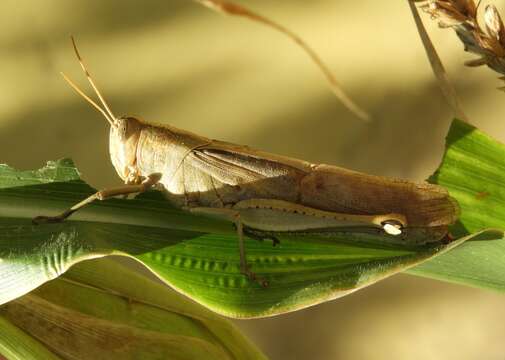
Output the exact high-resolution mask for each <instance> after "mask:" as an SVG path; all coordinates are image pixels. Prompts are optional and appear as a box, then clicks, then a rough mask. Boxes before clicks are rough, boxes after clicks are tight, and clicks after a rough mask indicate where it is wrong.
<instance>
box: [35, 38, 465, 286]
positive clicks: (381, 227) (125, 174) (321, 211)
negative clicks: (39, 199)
mask: <svg viewBox="0 0 505 360" xmlns="http://www.w3.org/2000/svg"><path fill="white" fill-rule="evenodd" d="M72 42H73V45H74V50H75V53H76V56H77V59H78V61H79V63H80V65H81V67H82V69H83V71H84V73H85V74H86V77H87V79H88V81H89V83H90V84H91V86H92V87H93V89H94V91H95V93H96V95H97V96H98V98H99V99H100V102H101V104H102V105H103V107H101V106H99V105H98V104H97V103H95V102H94V101H93V100H92V99H90V98H89V97H88V96H87V95H85V94H84V93H83V92H82V91H81V90H80V89H79V88H78V87H77V86H76V85H75V84H74V83H73V82H72V81H71V80H70V79H69V78H68V77H66V76H65V75H64V74H63V76H64V77H65V80H67V82H68V83H69V84H70V85H71V86H72V87H73V88H74V89H75V90H76V91H77V92H78V93H79V94H80V95H81V96H82V97H84V98H85V99H86V100H87V101H88V102H89V103H90V104H92V105H93V106H94V107H95V108H96V109H97V110H98V111H100V112H101V113H102V115H103V116H104V117H105V119H106V120H107V121H108V122H109V124H110V139H109V141H110V145H109V150H110V155H111V160H112V164H113V165H114V167H115V169H116V171H117V173H118V174H119V176H120V177H121V179H122V180H123V181H124V183H125V185H124V186H121V187H117V188H111V189H105V190H101V191H98V192H97V193H95V194H94V195H92V196H90V197H89V198H87V199H85V200H83V201H81V202H80V203H78V204H76V205H74V206H72V207H71V208H70V209H68V210H67V211H65V212H63V213H62V214H60V215H58V216H54V217H48V216H38V217H36V218H34V222H35V223H41V222H57V221H62V220H64V219H65V218H67V217H68V216H70V215H71V214H72V213H74V212H75V211H77V210H78V209H80V208H82V207H83V206H85V205H86V204H89V203H90V202H92V201H94V200H105V199H108V198H110V197H113V196H117V195H125V194H131V193H140V192H144V191H146V190H148V189H150V188H152V187H155V186H156V187H157V188H158V189H159V190H161V191H162V192H163V194H164V195H165V196H166V198H167V200H168V201H170V202H171V203H172V204H173V205H175V206H177V207H179V208H182V209H185V210H188V211H190V212H192V213H197V214H204V215H209V216H216V217H220V218H223V219H227V220H229V221H231V222H233V223H234V224H235V226H236V228H237V234H238V239H239V250H240V251H239V253H240V268H241V272H242V273H243V274H244V275H246V276H247V277H249V278H250V279H253V280H254V279H256V276H255V274H254V273H253V272H252V271H251V270H250V269H249V266H248V265H247V261H246V254H245V247H244V240H243V238H244V233H246V234H250V235H251V236H253V237H258V236H259V237H265V238H266V237H269V236H270V235H271V234H272V233H282V232H301V233H303V232H324V233H331V232H334V233H335V232H342V231H351V232H375V233H379V234H382V235H383V236H384V237H386V238H389V239H394V240H397V241H405V242H410V243H427V242H435V241H439V240H441V239H442V238H444V237H445V236H446V235H447V232H448V225H450V224H453V223H454V222H455V220H456V219H457V216H458V206H457V204H456V202H455V201H454V200H453V199H452V198H451V197H450V196H449V195H448V193H447V191H446V190H445V189H444V188H442V187H440V186H437V185H432V184H428V183H414V182H410V181H406V180H400V179H391V178H385V177H380V176H373V175H368V174H363V173H359V172H355V171H351V170H347V169H343V168H340V167H336V166H331V165H319V164H311V163H309V162H306V161H303V160H298V159H293V158H288V157H284V156H280V155H275V154H269V153H266V152H262V151H258V150H254V149H251V148H249V147H246V146H242V145H235V144H231V143H227V142H222V141H218V140H212V139H209V138H206V137H202V136H199V135H195V134H192V133H190V132H187V131H184V130H180V129H176V128H174V127H171V126H166V125H155V124H151V123H148V122H146V121H143V120H140V119H137V118H134V117H116V116H114V114H113V113H112V111H111V110H110V108H109V106H108V105H107V103H106V101H105V100H104V99H103V97H102V95H101V94H100V92H99V91H98V88H97V87H96V85H95V83H94V81H93V79H92V77H91V75H90V74H89V72H88V70H87V68H86V66H85V65H84V62H83V60H82V58H81V56H80V55H79V52H78V50H77V47H76V45H75V42H74V41H73V39H72ZM262 234H263V235H262ZM265 234H269V235H265ZM262 284H263V285H265V283H264V282H262Z"/></svg>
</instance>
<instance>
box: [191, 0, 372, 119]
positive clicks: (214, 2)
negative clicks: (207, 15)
mask: <svg viewBox="0 0 505 360" xmlns="http://www.w3.org/2000/svg"><path fill="white" fill-rule="evenodd" d="M194 1H195V2H197V3H199V4H202V5H204V6H206V7H208V8H210V9H213V10H216V11H218V12H221V13H224V14H228V15H232V16H241V17H245V18H247V19H250V20H252V21H256V22H259V23H262V24H264V25H266V26H269V27H271V28H273V29H275V30H277V31H279V32H281V33H283V34H284V35H286V36H288V37H289V38H290V39H291V40H293V41H294V42H295V43H296V44H298V45H299V46H300V47H301V48H302V49H303V50H304V51H305V53H307V55H308V56H309V57H310V58H311V60H312V61H313V62H314V63H315V64H316V66H317V67H318V68H319V69H320V70H321V71H322V73H323V74H324V76H325V77H326V79H327V80H328V83H329V85H330V88H331V90H332V91H333V93H334V94H335V96H336V97H337V98H338V99H339V100H340V101H341V102H342V103H343V104H344V106H345V107H346V108H347V109H349V110H350V111H351V112H352V113H354V114H355V115H356V116H358V117H359V118H360V119H362V120H364V121H368V120H370V116H369V115H368V113H367V112H365V111H364V110H363V109H361V108H360V107H359V106H358V105H356V104H355V103H354V102H353V101H352V100H351V98H350V97H349V96H348V95H347V94H346V93H345V92H344V91H343V90H342V87H341V86H340V85H339V84H338V82H337V79H336V78H335V76H334V75H333V73H332V72H331V70H330V69H329V68H328V66H327V65H326V64H325V63H324V62H323V61H322V60H321V58H320V57H319V56H318V55H317V53H316V52H315V51H314V50H313V49H312V48H311V47H310V46H309V45H308V44H307V43H306V42H305V41H303V39H302V38H300V37H299V36H298V35H297V34H295V33H294V32H292V31H291V30H289V29H287V28H286V27H284V26H282V25H280V24H278V23H276V22H274V21H272V20H270V19H268V18H266V17H264V16H261V15H259V14H257V13H254V12H252V11H251V10H248V9H246V8H244V7H242V6H239V5H236V4H234V3H231V2H227V1H222V0H194Z"/></svg>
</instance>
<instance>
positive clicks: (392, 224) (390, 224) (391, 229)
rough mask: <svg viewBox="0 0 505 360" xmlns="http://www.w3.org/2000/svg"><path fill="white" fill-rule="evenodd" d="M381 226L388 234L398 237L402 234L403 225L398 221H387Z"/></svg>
mask: <svg viewBox="0 0 505 360" xmlns="http://www.w3.org/2000/svg"><path fill="white" fill-rule="evenodd" d="M381 225H382V229H383V230H384V231H385V232H386V234H389V235H394V236H397V235H400V234H401V233H402V229H403V224H402V223H401V222H400V221H398V220H386V221H383V222H382V223H381Z"/></svg>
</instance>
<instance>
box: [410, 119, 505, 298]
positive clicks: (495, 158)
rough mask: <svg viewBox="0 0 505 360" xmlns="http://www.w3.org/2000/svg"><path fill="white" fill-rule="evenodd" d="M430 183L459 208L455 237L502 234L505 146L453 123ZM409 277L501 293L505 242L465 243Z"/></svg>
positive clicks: (504, 226)
mask: <svg viewBox="0 0 505 360" xmlns="http://www.w3.org/2000/svg"><path fill="white" fill-rule="evenodd" d="M430 180H431V181H432V182H434V183H437V184H440V185H442V186H444V187H446V188H447V189H448V190H449V192H450V194H451V195H452V196H453V197H455V198H456V199H457V200H458V202H459V204H460V206H461V216H460V221H459V222H458V223H457V224H456V225H455V226H454V227H453V229H452V232H453V233H454V235H455V236H462V235H465V234H469V233H473V232H476V231H480V230H482V229H487V228H496V229H501V230H503V229H505V146H504V145H503V144H501V143H500V142H498V141H496V140H494V139H493V138H492V137H490V136H489V135H486V134H485V133H483V132H482V131H479V130H478V129H476V128H475V127H473V126H471V125H469V124H467V123H464V122H462V121H459V120H454V121H453V123H452V126H451V129H450V130H449V134H448V135H447V144H446V152H445V155H444V159H443V162H442V164H441V165H440V168H439V169H438V170H437V171H436V173H435V174H434V175H433V176H432V178H431V179H430ZM409 273H410V274H415V275H420V276H425V277H430V278H435V279H440V280H447V281H451V282H455V283H460V284H467V285H472V286H477V287H482V288H491V289H496V290H500V291H505V240H504V239H502V237H501V236H496V237H495V238H494V239H493V238H490V239H484V240H482V239H481V241H469V242H467V243H465V244H463V245H462V246H460V247H459V248H457V249H455V250H454V251H451V252H449V253H447V254H444V255H442V256H439V257H437V258H435V259H433V260H431V261H429V262H426V263H424V264H422V265H421V266H418V267H416V268H413V269H411V270H409Z"/></svg>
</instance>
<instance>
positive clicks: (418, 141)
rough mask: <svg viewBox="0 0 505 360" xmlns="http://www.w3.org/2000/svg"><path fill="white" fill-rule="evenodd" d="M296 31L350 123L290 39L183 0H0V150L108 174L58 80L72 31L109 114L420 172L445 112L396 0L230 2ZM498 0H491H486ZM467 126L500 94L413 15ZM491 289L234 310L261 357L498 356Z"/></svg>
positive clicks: (483, 72) (456, 48)
mask: <svg viewBox="0 0 505 360" xmlns="http://www.w3.org/2000/svg"><path fill="white" fill-rule="evenodd" d="M239 3H240V4H243V5H246V6H249V7H250V8H252V9H254V10H256V11H257V12H259V13H261V14H264V15H267V16H269V17H270V18H272V19H275V20H277V21H278V22H280V23H282V24H284V25H286V26H287V27H289V28H291V29H293V30H296V32H297V33H298V34H300V35H301V36H302V37H303V38H304V39H306V40H307V41H308V42H309V43H310V44H311V45H312V46H313V47H314V48H315V49H316V50H317V51H318V52H319V54H320V55H321V56H322V57H323V59H324V60H325V61H326V62H327V63H328V64H329V66H330V67H331V68H332V69H333V70H334V72H335V74H336V76H337V78H338V79H339V81H340V82H341V83H342V84H343V86H344V88H345V89H346V91H347V92H348V93H349V94H350V95H351V96H352V98H353V99H355V101H356V102H357V103H359V104H360V105H361V106H363V107H364V108H365V109H367V110H368V111H369V112H370V113H371V114H372V116H373V121H372V122H370V123H363V122H362V121H360V120H358V119H357V118H355V117H354V116H353V115H352V114H350V113H349V112H348V111H347V110H346V109H345V108H344V107H343V106H342V105H341V104H340V103H339V102H338V101H337V100H336V99H335V98H334V97H333V96H332V94H331V92H330V91H328V88H327V86H326V83H325V81H324V79H323V77H322V75H321V74H320V73H319V72H318V70H317V69H316V68H315V67H314V66H313V64H312V63H310V61H309V60H308V59H307V57H306V55H305V54H304V53H302V52H301V50H300V49H299V48H297V47H296V46H295V45H293V43H291V42H290V41H288V40H287V39H286V38H285V37H284V36H282V35H280V34H278V33H276V32H274V31H272V30H271V29H269V28H265V27H263V26H261V25H258V24H256V23H252V22H249V21H247V20H243V19H237V18H230V17H223V16H220V15H217V14H216V13H213V12H211V11H209V10H207V9H205V8H203V7H201V6H199V5H196V4H194V3H192V2H191V1H182V0H178V1H176V0H172V1H161V0H157V1H143V2H139V1H133V0H128V1H124V0H123V1H106V2H105V1H99V0H88V1H80V2H76V1H74V2H70V1H63V0H43V1H29V2H19V1H14V0H3V1H2V3H1V5H0V24H1V31H0V74H1V82H0V154H1V157H0V162H5V163H9V164H10V165H12V166H15V167H18V168H23V169H29V168H38V167H40V166H42V165H43V164H44V163H45V161H46V160H50V159H58V158H61V157H72V158H73V159H74V160H75V162H76V163H77V165H78V167H79V169H80V170H81V171H82V173H83V177H84V178H85V179H86V180H87V181H89V182H90V183H91V184H92V185H94V186H95V187H103V186H105V185H113V184H119V183H120V182H119V178H118V177H117V176H116V174H115V172H114V169H113V167H112V165H111V164H110V162H109V159H108V147H107V139H108V129H107V126H106V125H107V124H106V122H105V121H104V119H103V118H101V116H100V115H99V114H98V113H97V112H96V111H95V110H93V109H92V108H91V107H90V106H89V105H88V104H87V103H85V102H84V101H83V100H82V99H81V98H79V97H78V96H76V95H75V93H74V92H73V91H72V90H71V89H70V88H69V87H68V86H67V85H66V84H65V83H64V81H63V80H62V78H61V76H60V75H59V72H60V71H64V72H65V73H66V74H67V75H70V76H71V77H72V78H73V79H75V80H77V81H78V83H80V84H81V85H82V86H83V88H85V89H86V91H88V92H89V90H88V87H87V85H86V83H85V81H84V77H83V75H82V73H81V72H80V68H79V65H78V63H77V62H76V60H75V57H74V54H73V52H72V48H71V44H70V40H69V35H70V34H73V35H74V36H75V37H76V38H77V41H78V45H79V47H80V50H81V53H82V55H83V56H84V58H85V60H86V62H87V64H88V66H89V68H90V70H91V72H92V74H93V75H94V76H95V79H96V81H97V83H98V85H99V86H100V87H101V89H102V91H103V93H104V95H105V97H106V98H107V100H108V102H109V104H110V105H111V107H112V109H113V111H114V112H115V113H116V115H122V114H129V115H137V116H141V117H143V118H145V119H147V120H152V121H156V122H164V123H170V124H172V125H174V126H177V127H181V128H184V129H187V130H191V131H194V132H196V133H200V134H202V135H206V136H209V137H212V138H218V139H223V140H227V141H232V142H236V143H243V144H248V145H251V146H253V147H257V148H261V149H263V150H267V151H271V152H276V153H280V154H284V155H289V156H294V157H300V158H304V159H306V160H310V161H313V162H325V163H330V164H336V165H341V166H345V167H349V168H352V169H356V170H361V171H366V172H369V173H374V174H379V175H392V176H400V177H405V178H410V179H416V180H422V179H424V178H426V177H427V176H429V175H430V173H431V172H433V171H434V170H435V168H436V166H437V165H438V163H439V161H440V158H441V155H442V151H443V143H444V136H445V134H446V132H447V129H448V126H449V124H450V120H451V116H452V115H451V111H450V109H449V108H448V107H447V105H446V104H445V102H444V100H443V99H442V97H441V93H440V91H439V89H438V87H437V84H436V83H435V81H434V77H433V75H432V73H431V69H430V68H429V65H428V62H427V59H426V57H425V54H424V50H423V48H422V46H421V44H420V41H419V39H418V35H417V32H416V29H415V26H414V23H413V21H412V16H411V14H410V12H409V8H408V4H407V2H406V1H374V0H362V1H336V0H313V1H310V2H309V1H301V0H290V1H266V0H256V1H240V2H239ZM494 3H495V4H496V5H498V6H501V8H502V9H503V8H504V7H503V2H502V1H495V2H494ZM424 19H425V22H426V24H427V25H428V28H429V31H430V34H431V35H432V38H433V41H434V42H435V44H436V46H437V48H438V49H439V51H440V55H441V56H442V58H443V60H444V63H445V65H446V67H447V69H448V71H449V75H450V77H451V79H452V81H453V83H454V85H455V86H456V88H457V92H458V94H459V95H460V96H461V99H462V103H463V106H464V108H465V110H466V112H467V114H468V115H469V117H470V118H471V119H472V121H473V123H474V124H476V125H478V126H479V127H480V128H482V129H483V130H485V131H487V132H488V133H490V134H492V135H494V136H495V137H497V138H499V139H501V140H505V133H504V130H505V122H504V121H503V120H502V114H503V113H504V111H505V102H504V99H505V94H503V93H500V92H498V91H496V90H495V88H496V87H497V86H499V85H500V83H499V82H498V80H497V79H496V75H494V74H493V73H492V72H491V71H488V70H487V69H485V68H479V69H467V68H464V67H463V65H462V63H463V61H464V60H468V59H470V58H471V55H469V54H466V53H463V51H462V47H461V45H460V44H459V42H458V41H457V39H456V37H455V35H454V34H453V33H452V32H451V31H450V30H439V29H438V28H437V27H436V24H435V23H434V22H433V21H430V20H429V18H428V17H427V16H424ZM504 303H505V296H504V295H500V294H496V293H492V292H488V291H483V290H477V289H471V288H465V287H461V286H456V285H450V284H445V283H439V282H436V281H431V280H426V279H420V278H416V277H410V276H406V275H400V276H395V277H393V278H391V279H390V280H387V281H383V282H381V283H379V284H377V285H374V286H372V287H370V288H368V289H365V290H363V291H360V292H357V293H355V294H353V295H350V296H348V297H346V298H344V299H341V300H336V301H333V302H330V303H326V304H323V305H319V306H316V307H313V308H309V309H306V310H303V311H300V312H297V313H293V314H288V315H284V316H279V317H275V318H270V319H262V320H253V321H237V322H236V323H237V324H238V325H239V326H240V327H241V328H242V329H243V330H244V331H245V333H246V334H248V335H249V336H250V337H251V339H252V340H253V341H254V342H256V343H257V344H258V346H259V347H260V348H261V349H263V351H264V352H265V353H266V354H267V355H269V356H270V357H271V358H272V359H275V360H280V359H407V358H408V359H475V358H482V359H503V358H505V346H504V345H503V334H504V332H505V307H504V306H503V305H504Z"/></svg>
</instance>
